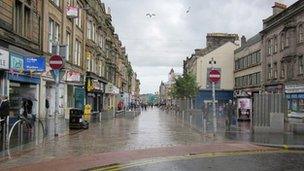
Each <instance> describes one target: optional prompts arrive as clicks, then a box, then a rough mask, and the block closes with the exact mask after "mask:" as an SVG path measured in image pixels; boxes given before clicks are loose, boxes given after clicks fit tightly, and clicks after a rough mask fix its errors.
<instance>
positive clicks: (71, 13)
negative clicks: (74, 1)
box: [67, 6, 79, 18]
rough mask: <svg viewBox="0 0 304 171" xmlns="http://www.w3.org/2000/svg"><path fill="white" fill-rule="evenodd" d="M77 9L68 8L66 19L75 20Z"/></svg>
mask: <svg viewBox="0 0 304 171" xmlns="http://www.w3.org/2000/svg"><path fill="white" fill-rule="evenodd" d="M78 10H79V9H78V8H77V7H73V6H69V7H68V8H67V17H68V18H77V17H78Z"/></svg>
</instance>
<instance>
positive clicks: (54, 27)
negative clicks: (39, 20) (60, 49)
mask: <svg viewBox="0 0 304 171" xmlns="http://www.w3.org/2000/svg"><path fill="white" fill-rule="evenodd" d="M48 31H49V34H48V42H49V46H48V52H49V53H52V48H53V46H54V45H56V44H57V45H58V44H59V31H60V29H59V24H58V23H56V22H55V21H54V20H53V19H51V18H49V25H48Z"/></svg>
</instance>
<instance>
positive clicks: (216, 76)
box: [210, 74, 221, 78]
mask: <svg viewBox="0 0 304 171" xmlns="http://www.w3.org/2000/svg"><path fill="white" fill-rule="evenodd" d="M210 77H212V78H220V77H221V75H218V74H210Z"/></svg>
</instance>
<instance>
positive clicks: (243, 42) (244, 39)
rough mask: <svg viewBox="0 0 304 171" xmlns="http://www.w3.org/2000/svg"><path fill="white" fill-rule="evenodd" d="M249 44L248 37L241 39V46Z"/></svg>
mask: <svg viewBox="0 0 304 171" xmlns="http://www.w3.org/2000/svg"><path fill="white" fill-rule="evenodd" d="M246 43H247V40H246V37H245V36H242V37H241V46H244V45H245V44H246Z"/></svg>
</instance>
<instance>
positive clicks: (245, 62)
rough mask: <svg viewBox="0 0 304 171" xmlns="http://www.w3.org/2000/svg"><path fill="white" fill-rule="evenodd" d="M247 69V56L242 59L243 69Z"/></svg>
mask: <svg viewBox="0 0 304 171" xmlns="http://www.w3.org/2000/svg"><path fill="white" fill-rule="evenodd" d="M247 67H248V56H246V57H244V68H247Z"/></svg>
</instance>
